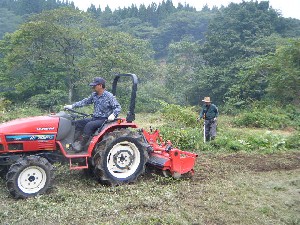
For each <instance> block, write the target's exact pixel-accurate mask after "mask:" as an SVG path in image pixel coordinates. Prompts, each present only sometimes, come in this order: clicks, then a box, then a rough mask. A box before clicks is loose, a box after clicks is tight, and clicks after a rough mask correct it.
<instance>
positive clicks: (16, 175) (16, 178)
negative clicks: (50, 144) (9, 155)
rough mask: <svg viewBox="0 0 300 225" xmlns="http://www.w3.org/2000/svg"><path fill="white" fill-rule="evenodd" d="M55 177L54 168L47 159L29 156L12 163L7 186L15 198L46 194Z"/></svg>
mask: <svg viewBox="0 0 300 225" xmlns="http://www.w3.org/2000/svg"><path fill="white" fill-rule="evenodd" d="M53 178H54V168H53V166H52V165H51V164H50V163H49V162H48V160H47V159H45V158H43V157H40V156H33V155H32V156H27V157H25V158H21V159H19V160H18V161H17V162H16V163H14V164H12V165H11V166H10V168H9V170H8V173H7V174H6V180H7V181H6V186H7V189H8V191H9V192H10V194H11V195H12V196H13V197H14V198H28V197H33V196H36V195H38V194H44V193H45V192H46V191H47V190H48V189H49V188H50V187H51V184H52V182H53Z"/></svg>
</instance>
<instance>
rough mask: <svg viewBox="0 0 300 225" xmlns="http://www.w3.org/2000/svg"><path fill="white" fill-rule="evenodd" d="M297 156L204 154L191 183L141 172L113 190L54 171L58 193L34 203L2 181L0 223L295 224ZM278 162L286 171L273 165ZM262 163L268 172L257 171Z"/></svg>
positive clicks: (299, 181)
mask: <svg viewBox="0 0 300 225" xmlns="http://www.w3.org/2000/svg"><path fill="white" fill-rule="evenodd" d="M298 157H300V154H299V152H298V153H297V152H296V153H295V154H280V155H277V154H274V155H271V156H269V157H259V156H257V155H245V154H239V155H238V157H236V155H235V154H222V155H220V154H215V153H210V154H201V155H200V156H199V159H198V162H197V165H196V167H195V170H196V174H195V176H194V178H193V179H181V180H174V179H172V178H164V177H161V176H159V175H156V174H146V175H144V176H143V177H141V178H140V179H139V180H138V181H137V182H136V183H135V184H132V185H123V186H118V187H107V186H102V185H100V184H98V183H97V182H96V181H95V180H94V179H92V178H90V177H87V176H86V175H84V173H83V172H82V171H69V168H68V167H67V166H60V165H58V166H57V171H56V172H57V176H56V185H55V188H54V189H53V190H52V191H51V192H50V193H49V194H47V195H43V196H38V197H36V198H30V199H27V200H14V199H12V198H11V197H10V196H9V195H8V192H7V191H6V190H5V184H4V181H3V180H1V181H0V198H1V203H0V207H1V212H0V219H1V223H2V224H24V225H27V224H28V225H29V224H66V225H67V224H124V225H125V224H126V225H127V224H132V225H133V224H145V225H146V224H147V225H157V224H170V225H171V224H178V225H179V224H187V225H190V224H278V225H280V224H299V222H300V214H299V210H300V204H299V190H300V158H298ZM272 158H273V160H272ZM279 160H280V161H281V162H282V164H284V165H289V166H290V167H285V166H284V165H282V164H281V166H278V165H277V166H276V164H275V166H274V163H276V162H277V161H279ZM264 161H265V164H264V165H266V167H265V168H266V170H256V169H255V168H257V167H256V166H255V165H257V166H259V164H261V163H263V162H264ZM267 162H268V163H267ZM271 164H272V165H273V166H274V167H271V166H270V165H271ZM284 168H288V170H285V169H284Z"/></svg>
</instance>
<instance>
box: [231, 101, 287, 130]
mask: <svg viewBox="0 0 300 225" xmlns="http://www.w3.org/2000/svg"><path fill="white" fill-rule="evenodd" d="M290 121H291V120H290V117H289V115H288V114H287V113H286V112H285V111H284V110H282V109H281V108H276V107H272V106H264V105H263V103H261V104H253V107H252V108H251V109H249V110H246V111H244V112H242V113H241V114H240V115H238V116H236V119H235V121H234V124H235V125H236V126H240V127H255V128H268V129H282V128H285V127H287V126H289V125H291V123H290Z"/></svg>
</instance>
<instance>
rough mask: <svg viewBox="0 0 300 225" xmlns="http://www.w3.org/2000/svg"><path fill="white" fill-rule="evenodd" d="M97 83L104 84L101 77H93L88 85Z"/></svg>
mask: <svg viewBox="0 0 300 225" xmlns="http://www.w3.org/2000/svg"><path fill="white" fill-rule="evenodd" d="M98 84H105V80H104V79H103V78H102V77H95V78H94V80H93V82H92V83H90V86H96V85H98Z"/></svg>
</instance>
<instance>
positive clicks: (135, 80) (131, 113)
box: [112, 73, 138, 122]
mask: <svg viewBox="0 0 300 225" xmlns="http://www.w3.org/2000/svg"><path fill="white" fill-rule="evenodd" d="M120 77H131V79H132V89H131V98H130V106H129V111H128V112H127V117H126V120H127V122H132V121H134V120H135V113H134V110H135V99H136V92H137V84H138V78H137V76H136V75H135V74H132V73H124V74H116V75H115V78H114V81H113V84H112V94H113V95H114V96H116V91H117V83H118V81H119V79H120Z"/></svg>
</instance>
